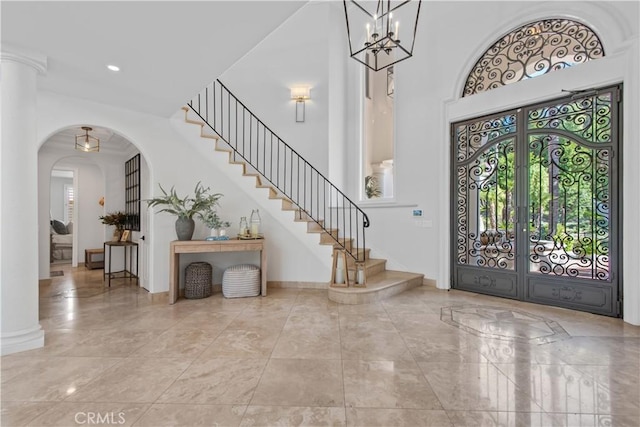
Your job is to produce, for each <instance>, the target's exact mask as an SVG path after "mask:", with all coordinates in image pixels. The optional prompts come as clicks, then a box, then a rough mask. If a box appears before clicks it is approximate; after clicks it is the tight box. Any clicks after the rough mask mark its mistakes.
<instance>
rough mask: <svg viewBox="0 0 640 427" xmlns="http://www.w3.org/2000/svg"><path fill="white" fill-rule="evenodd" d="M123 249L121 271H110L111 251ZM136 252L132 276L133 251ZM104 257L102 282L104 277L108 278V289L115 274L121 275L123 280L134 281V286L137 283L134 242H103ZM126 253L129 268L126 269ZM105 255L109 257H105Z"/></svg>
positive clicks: (136, 248) (135, 247)
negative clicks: (134, 270) (134, 272)
mask: <svg viewBox="0 0 640 427" xmlns="http://www.w3.org/2000/svg"><path fill="white" fill-rule="evenodd" d="M114 247H115V248H124V254H123V256H124V265H123V270H119V271H111V249H112V248H114ZM107 248H108V250H107ZM134 249H135V250H136V274H133V271H132V270H133V250H134ZM103 251H104V256H105V259H104V261H105V269H104V275H103V281H104V278H105V277H106V276H109V287H111V278H112V277H113V275H114V274H116V273H123V278H124V279H129V280H131V279H136V285H139V283H138V244H137V243H135V242H104V249H103ZM127 253H128V254H129V267H128V268H127ZM107 254H109V256H108V257H107ZM107 258H109V263H108V264H107V262H106V261H107ZM107 266H108V269H107Z"/></svg>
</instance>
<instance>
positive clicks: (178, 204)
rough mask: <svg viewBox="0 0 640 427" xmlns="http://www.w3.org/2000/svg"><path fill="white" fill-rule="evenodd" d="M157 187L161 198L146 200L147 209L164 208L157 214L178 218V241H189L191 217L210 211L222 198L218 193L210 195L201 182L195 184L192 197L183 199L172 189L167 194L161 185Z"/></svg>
mask: <svg viewBox="0 0 640 427" xmlns="http://www.w3.org/2000/svg"><path fill="white" fill-rule="evenodd" d="M158 186H159V187H160V191H162V196H159V197H154V198H153V199H149V200H147V204H148V206H149V207H155V206H165V207H163V208H162V209H160V210H159V211H158V212H167V213H170V214H173V215H176V216H177V217H178V218H177V219H176V235H177V236H178V240H191V238H192V237H193V231H194V230H195V221H194V220H193V216H194V215H196V214H198V213H200V212H205V211H207V210H210V209H212V208H213V207H214V206H216V205H217V204H218V200H219V199H220V198H221V197H222V194H220V193H215V194H211V193H210V192H211V189H210V188H209V187H204V186H203V185H202V183H201V182H198V183H197V184H196V187H195V190H194V192H195V195H194V197H189V196H186V197H184V198H180V197H178V195H177V193H176V190H175V189H174V187H171V189H170V190H169V192H168V193H167V192H166V191H165V190H164V188H162V185H160V184H158Z"/></svg>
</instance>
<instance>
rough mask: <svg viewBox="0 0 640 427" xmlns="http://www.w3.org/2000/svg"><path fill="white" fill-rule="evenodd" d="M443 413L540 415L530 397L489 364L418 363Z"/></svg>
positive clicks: (537, 407) (525, 389)
mask: <svg viewBox="0 0 640 427" xmlns="http://www.w3.org/2000/svg"><path fill="white" fill-rule="evenodd" d="M418 364H419V365H420V368H421V369H422V372H424V375H425V377H426V378H427V380H428V381H429V384H430V385H431V387H432V388H433V391H434V392H435V393H436V395H437V396H438V399H439V400H440V402H441V403H442V406H443V407H444V409H446V410H480V411H508V412H515V411H518V412H542V409H541V408H540V407H539V406H538V405H537V404H536V403H535V402H534V401H533V400H532V399H531V398H530V397H529V395H528V391H529V390H528V388H525V387H522V388H520V387H518V386H516V384H514V383H513V382H511V381H510V380H509V379H508V378H507V376H506V375H505V374H503V373H502V372H501V371H500V370H498V369H497V368H496V367H495V366H493V364H490V363H456V362H449V363H432V362H419V363H418Z"/></svg>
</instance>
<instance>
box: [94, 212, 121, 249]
mask: <svg viewBox="0 0 640 427" xmlns="http://www.w3.org/2000/svg"><path fill="white" fill-rule="evenodd" d="M100 220H101V221H102V223H103V224H106V225H113V226H114V227H115V228H116V229H115V230H114V231H113V238H112V239H111V241H112V242H119V241H120V239H121V238H122V232H123V231H124V226H125V225H126V224H127V214H126V213H124V212H122V211H116V212H112V213H108V214H106V215H103V216H101V217H100Z"/></svg>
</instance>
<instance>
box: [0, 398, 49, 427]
mask: <svg viewBox="0 0 640 427" xmlns="http://www.w3.org/2000/svg"><path fill="white" fill-rule="evenodd" d="M55 405H57V403H56V402H6V401H3V402H2V411H0V425H3V426H13V427H19V426H26V425H27V423H29V421H31V420H33V419H34V418H36V417H38V416H39V415H41V414H43V413H45V412H47V411H48V410H49V409H51V408H53V407H54V406H55Z"/></svg>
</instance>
